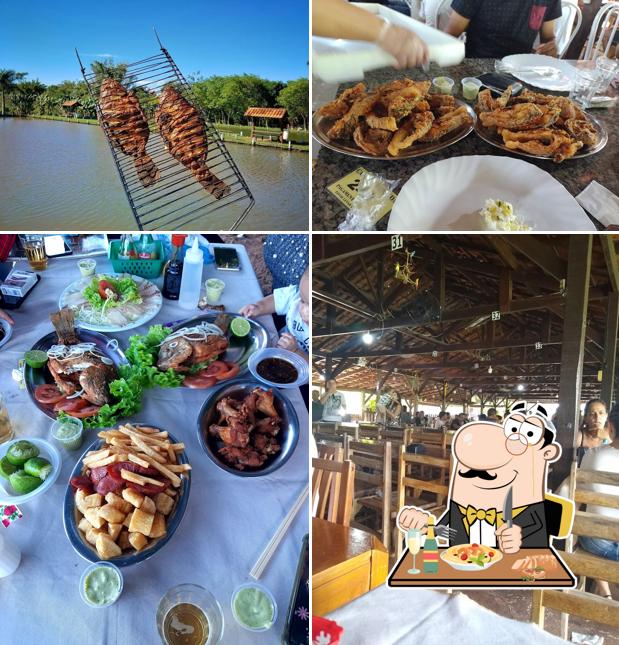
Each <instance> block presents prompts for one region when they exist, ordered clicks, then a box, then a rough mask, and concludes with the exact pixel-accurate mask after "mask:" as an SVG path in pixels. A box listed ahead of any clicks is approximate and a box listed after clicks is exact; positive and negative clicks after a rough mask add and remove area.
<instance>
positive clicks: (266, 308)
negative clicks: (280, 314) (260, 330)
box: [239, 294, 275, 318]
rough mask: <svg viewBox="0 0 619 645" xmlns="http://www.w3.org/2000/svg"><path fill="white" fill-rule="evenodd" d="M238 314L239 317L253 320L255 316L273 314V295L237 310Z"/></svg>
mask: <svg viewBox="0 0 619 645" xmlns="http://www.w3.org/2000/svg"><path fill="white" fill-rule="evenodd" d="M239 313H240V314H241V316H245V318H255V317H256V316H262V315H264V314H274V313H275V299H274V298H273V294H271V295H270V296H267V297H266V298H263V299H262V300H258V302H255V303H253V304H250V305H245V306H244V307H241V309H239Z"/></svg>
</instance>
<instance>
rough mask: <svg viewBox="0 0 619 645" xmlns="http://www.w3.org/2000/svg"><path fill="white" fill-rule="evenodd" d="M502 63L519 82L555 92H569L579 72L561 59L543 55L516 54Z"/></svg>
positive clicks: (507, 57)
mask: <svg viewBox="0 0 619 645" xmlns="http://www.w3.org/2000/svg"><path fill="white" fill-rule="evenodd" d="M501 63H503V65H505V66H506V69H505V71H506V72H509V73H510V74H512V75H513V76H515V77H516V78H517V79H518V80H520V81H523V82H524V83H528V84H529V85H533V86H534V87H539V88H541V89H543V90H553V91H555V92H569V91H570V90H571V89H572V82H573V79H574V77H575V75H576V71H577V70H576V68H575V67H574V66H573V65H570V64H569V63H568V62H566V61H564V60H562V59H560V58H552V57H551V56H542V55H541V54H514V55H512V56H506V57H505V58H503V59H502V61H501ZM507 68H511V69H507ZM532 68H537V69H532Z"/></svg>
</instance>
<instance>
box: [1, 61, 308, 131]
mask: <svg viewBox="0 0 619 645" xmlns="http://www.w3.org/2000/svg"><path fill="white" fill-rule="evenodd" d="M91 67H92V70H93V72H94V74H95V76H96V78H97V80H101V79H102V78H105V77H107V76H113V77H114V78H117V79H118V80H121V81H123V82H124V83H125V85H127V86H129V87H130V86H131V85H132V84H133V83H132V79H131V77H130V76H128V75H127V66H126V65H125V64H123V63H120V64H114V63H112V62H111V61H95V62H94V63H92V65H91ZM27 76H28V74H27V73H26V72H17V71H15V70H6V69H0V114H1V115H2V116H4V115H5V114H11V115H15V116H29V115H32V116H46V115H47V116H63V115H65V114H66V112H65V109H64V108H63V106H62V104H63V103H65V102H67V101H78V102H79V103H78V105H77V106H76V107H75V108H74V109H73V110H72V111H71V114H73V115H74V116H76V117H78V118H82V119H95V118H96V111H95V102H94V101H93V99H92V98H91V97H90V95H89V93H88V87H87V85H86V83H85V82H84V81H63V82H62V83H57V84H54V85H44V84H43V83H41V82H40V81H38V80H29V79H27V78H26V77H27ZM189 81H190V83H191V84H192V86H193V90H194V93H195V95H196V97H197V100H198V102H199V104H200V106H201V107H202V108H203V109H204V111H205V112H206V114H207V117H208V119H209V120H210V121H213V122H217V123H227V124H230V125H233V124H245V123H247V119H246V118H245V117H244V114H245V111H246V110H247V108H248V107H250V106H257V107H283V108H285V109H286V110H287V111H288V119H289V121H290V123H291V124H292V125H293V126H301V127H303V128H304V129H306V128H307V123H308V117H309V82H308V80H307V79H306V78H299V79H296V80H292V81H288V82H283V81H271V80H268V79H265V78H260V77H259V76H256V75H254V74H236V75H232V76H211V77H209V78H202V77H201V76H199V75H196V76H194V77H190V78H189ZM135 91H136V93H137V94H138V98H139V99H140V102H142V103H143V105H144V106H145V108H147V111H148V112H150V111H151V110H152V109H153V107H154V97H153V96H152V95H151V96H147V92H145V91H144V90H143V89H142V88H140V87H136V88H135ZM142 94H144V96H142Z"/></svg>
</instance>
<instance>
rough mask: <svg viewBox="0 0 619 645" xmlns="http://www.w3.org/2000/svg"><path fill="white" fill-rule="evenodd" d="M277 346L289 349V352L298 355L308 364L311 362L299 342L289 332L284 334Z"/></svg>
mask: <svg viewBox="0 0 619 645" xmlns="http://www.w3.org/2000/svg"><path fill="white" fill-rule="evenodd" d="M277 346H278V347H281V348H282V349H287V350H288V351H289V352H294V353H295V354H298V355H299V356H300V357H301V358H302V359H303V360H304V361H305V362H306V363H308V362H309V360H308V355H307V354H306V353H305V352H304V351H303V348H302V347H301V346H300V345H299V343H298V342H297V339H296V338H295V337H294V336H293V335H292V334H291V333H289V332H284V333H283V334H282V335H281V336H280V337H279V340H278V341H277Z"/></svg>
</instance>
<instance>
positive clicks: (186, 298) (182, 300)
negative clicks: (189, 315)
mask: <svg viewBox="0 0 619 645" xmlns="http://www.w3.org/2000/svg"><path fill="white" fill-rule="evenodd" d="M203 268H204V255H203V253H202V251H201V249H200V247H199V246H198V238H197V237H194V238H193V245H192V247H191V248H190V249H189V251H187V253H185V261H184V263H183V277H182V279H181V292H180V296H179V299H178V304H179V305H180V306H181V307H183V309H195V308H196V307H197V306H198V301H199V300H200V289H201V286H202V269H203Z"/></svg>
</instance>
